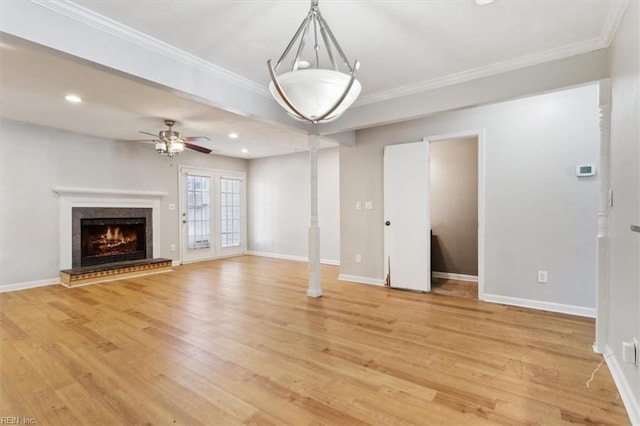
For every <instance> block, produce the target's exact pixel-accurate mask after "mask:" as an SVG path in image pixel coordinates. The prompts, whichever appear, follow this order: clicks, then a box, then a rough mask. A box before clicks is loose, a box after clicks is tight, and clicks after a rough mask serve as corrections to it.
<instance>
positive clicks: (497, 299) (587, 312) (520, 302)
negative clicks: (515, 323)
mask: <svg viewBox="0 0 640 426" xmlns="http://www.w3.org/2000/svg"><path fill="white" fill-rule="evenodd" d="M483 300H484V301H485V302H492V303H500V304H503V305H512V306H520V307H523V308H532V309H539V310H542V311H550V312H559V313H561V314H569V315H577V316H580V317H588V318H595V317H596V309H595V308H585V307H583V306H575V305H563V304H561V303H553V302H543V301H540V300H531V299H520V298H519V297H508V296H499V295H496V294H487V293H485V294H484V298H483Z"/></svg>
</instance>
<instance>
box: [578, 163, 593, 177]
mask: <svg viewBox="0 0 640 426" xmlns="http://www.w3.org/2000/svg"><path fill="white" fill-rule="evenodd" d="M595 174H596V166H594V165H593V164H580V165H579V166H576V176H578V177H582V176H593V175H595Z"/></svg>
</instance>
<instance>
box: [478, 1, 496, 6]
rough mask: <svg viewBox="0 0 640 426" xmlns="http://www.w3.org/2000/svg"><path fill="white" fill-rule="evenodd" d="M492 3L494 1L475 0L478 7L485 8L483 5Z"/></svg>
mask: <svg viewBox="0 0 640 426" xmlns="http://www.w3.org/2000/svg"><path fill="white" fill-rule="evenodd" d="M493 2H494V0H476V4H477V5H478V6H485V5H487V4H491V3H493Z"/></svg>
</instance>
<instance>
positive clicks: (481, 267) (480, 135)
mask: <svg viewBox="0 0 640 426" xmlns="http://www.w3.org/2000/svg"><path fill="white" fill-rule="evenodd" d="M465 137H476V138H477V139H478V300H484V290H485V288H484V287H485V286H484V278H485V256H484V247H485V211H484V209H485V148H484V129H472V130H464V131H460V132H453V133H445V134H440V135H432V136H426V137H424V138H423V140H424V141H426V142H427V143H431V142H438V141H442V140H446V139H458V138H465ZM427 190H428V191H429V198H431V187H429V188H428V189H427Z"/></svg>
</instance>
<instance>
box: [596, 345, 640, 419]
mask: <svg viewBox="0 0 640 426" xmlns="http://www.w3.org/2000/svg"><path fill="white" fill-rule="evenodd" d="M605 357H606V358H605V359H606V362H607V367H609V371H610V372H611V377H613V382H614V383H615V384H616V387H617V388H618V393H619V394H620V398H622V403H623V404H624V408H626V410H627V415H628V416H629V420H631V424H632V425H640V403H639V402H638V400H637V399H636V397H635V395H634V394H633V390H632V386H631V384H630V383H629V382H628V381H627V379H626V376H625V375H624V372H623V371H622V366H621V365H620V362H619V361H618V357H617V356H616V355H614V352H613V351H612V350H611V348H610V347H609V345H606V346H605Z"/></svg>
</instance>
